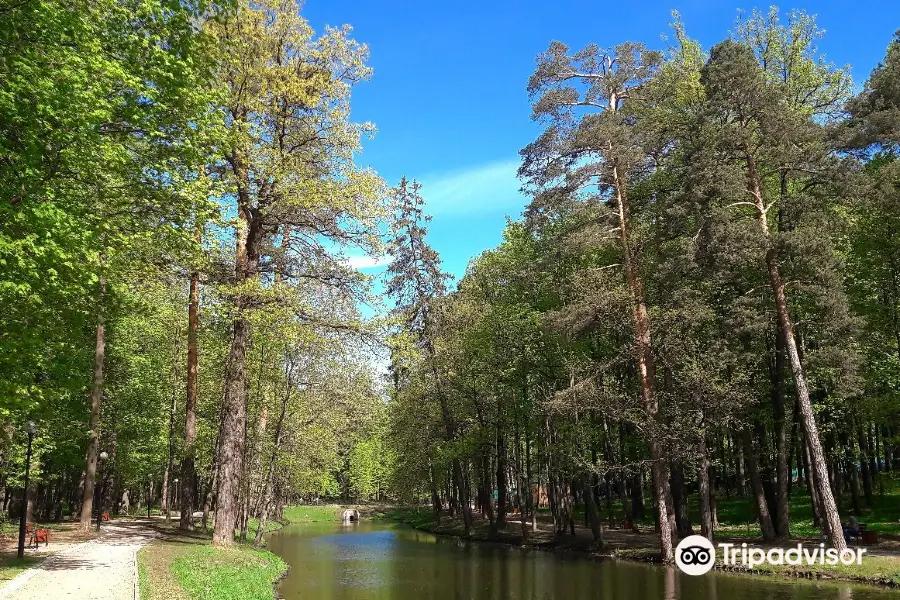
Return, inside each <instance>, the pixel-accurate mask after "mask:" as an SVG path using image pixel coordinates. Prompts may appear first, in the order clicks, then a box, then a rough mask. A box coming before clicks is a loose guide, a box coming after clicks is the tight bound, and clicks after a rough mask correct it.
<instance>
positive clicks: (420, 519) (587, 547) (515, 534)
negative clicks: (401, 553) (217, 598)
mask: <svg viewBox="0 0 900 600" xmlns="http://www.w3.org/2000/svg"><path fill="white" fill-rule="evenodd" d="M376 516H377V517H378V518H384V519H390V520H394V521H399V522H402V523H406V524H408V525H410V526H412V527H414V528H416V529H419V530H421V531H427V532H430V533H435V534H438V535H451V536H458V537H461V536H463V535H464V533H465V532H464V530H463V527H462V525H461V523H460V522H459V521H457V520H455V519H447V518H445V519H442V520H441V521H440V522H438V521H437V520H436V519H435V517H434V512H433V511H431V510H430V509H428V508H406V509H403V508H398V509H393V510H391V511H387V512H382V513H379V514H377V515H376ZM720 518H721V517H720ZM733 527H734V528H735V529H739V527H738V525H736V524H735V525H733ZM742 532H745V530H742ZM604 538H605V544H604V545H603V546H602V547H599V548H598V547H597V546H596V545H595V544H594V543H593V540H592V538H591V536H590V532H589V531H587V530H585V529H584V528H583V527H576V535H575V536H574V537H573V536H569V535H564V536H556V535H555V534H554V533H553V532H552V524H550V523H547V522H539V531H537V532H531V531H530V530H529V535H528V536H527V537H523V536H522V533H521V527H520V523H519V522H511V523H508V525H507V527H506V529H505V530H504V531H501V532H498V533H496V534H492V533H491V531H490V528H489V527H488V526H487V525H486V524H479V525H477V526H476V527H475V528H474V531H473V533H472V536H471V538H470V539H473V540H475V541H487V542H494V543H503V544H510V545H515V546H524V547H532V548H538V549H542V550H550V551H559V552H569V553H577V554H585V555H591V556H594V557H597V556H599V557H605V558H615V559H621V560H630V561H638V562H660V555H659V549H658V546H657V544H658V541H657V537H656V534H655V533H654V531H653V528H652V525H651V526H650V527H648V528H645V529H644V530H643V531H642V532H641V533H633V532H631V531H625V530H621V529H605V531H604ZM726 540H730V541H734V542H736V543H738V544H740V543H742V542H743V541H747V542H749V543H751V544H752V543H753V540H752V539H748V537H746V536H744V537H741V536H729V535H728V534H722V536H721V537H719V538H717V541H726ZM798 541H802V542H803V543H804V544H808V545H815V544H817V543H818V540H816V541H815V542H813V541H811V540H809V539H796V540H791V541H790V542H788V543H786V544H783V546H793V545H795V544H796V543H797V542H798ZM873 553H878V554H873ZM716 568H717V569H722V570H727V571H730V572H735V573H744V574H748V575H768V576H779V577H790V578H807V579H832V580H841V581H853V582H858V583H868V584H874V585H880V586H890V587H900V552H898V550H897V547H896V542H895V541H888V542H886V543H883V544H879V545H878V546H875V547H872V548H867V554H866V555H865V556H864V557H863V560H862V564H860V565H852V566H845V565H840V564H838V565H818V564H816V565H797V566H790V565H784V566H772V565H768V564H766V565H760V566H757V567H755V568H754V569H753V570H752V571H751V570H749V569H746V568H742V567H739V566H738V567H734V566H728V567H726V566H725V565H723V564H722V561H721V556H720V557H719V562H718V563H717V566H716Z"/></svg>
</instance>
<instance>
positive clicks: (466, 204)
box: [421, 160, 526, 216]
mask: <svg viewBox="0 0 900 600" xmlns="http://www.w3.org/2000/svg"><path fill="white" fill-rule="evenodd" d="M518 168H519V161H518V160H505V161H499V162H494V163H488V164H484V165H478V166H473V167H470V168H467V169H463V170H459V171H453V172H450V173H443V174H438V175H430V176H425V177H423V178H422V180H421V181H422V197H424V198H425V206H426V210H427V211H428V212H429V213H430V214H433V215H469V214H476V213H485V212H494V211H500V212H511V213H513V216H517V215H518V213H519V212H520V211H521V210H522V209H523V208H524V207H525V204H526V199H525V197H524V196H522V194H521V193H520V192H519V187H520V186H521V183H520V182H519V180H518V179H517V178H516V170H517V169H518Z"/></svg>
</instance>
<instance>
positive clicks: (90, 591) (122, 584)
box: [0, 520, 156, 600]
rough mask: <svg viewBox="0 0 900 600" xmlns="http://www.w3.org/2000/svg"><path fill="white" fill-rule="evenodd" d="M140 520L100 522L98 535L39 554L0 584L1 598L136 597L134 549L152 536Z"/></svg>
mask: <svg viewBox="0 0 900 600" xmlns="http://www.w3.org/2000/svg"><path fill="white" fill-rule="evenodd" d="M155 535H156V534H155V532H154V531H153V530H151V529H150V528H148V527H147V526H146V525H144V524H142V523H141V522H139V521H130V520H123V521H114V522H112V523H108V524H105V525H104V526H103V528H102V529H101V535H100V537H99V538H98V539H96V540H93V541H91V542H85V543H83V544H76V545H75V546H72V547H70V548H67V549H66V550H62V551H61V552H58V553H57V554H54V555H53V556H50V557H48V558H46V559H44V560H43V561H42V562H41V563H40V564H39V565H37V566H35V567H33V568H31V569H28V570H27V571H25V572H24V573H21V574H19V575H18V576H17V577H15V578H13V579H12V580H11V581H10V582H9V583H7V584H6V585H5V586H3V587H2V588H0V599H2V600H135V599H136V598H137V597H138V592H137V585H138V584H137V550H138V549H139V548H140V547H141V546H143V545H144V544H146V543H147V542H149V541H150V540H151V539H152V538H153V537H155Z"/></svg>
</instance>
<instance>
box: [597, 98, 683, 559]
mask: <svg viewBox="0 0 900 600" xmlns="http://www.w3.org/2000/svg"><path fill="white" fill-rule="evenodd" d="M617 105H618V99H617V98H616V97H615V94H613V95H612V97H611V98H610V106H613V107H615V106H617ZM612 180H613V185H614V188H615V196H616V205H617V209H618V216H619V241H620V243H621V246H622V261H623V264H624V267H625V279H626V281H627V283H628V289H629V291H630V292H631V299H632V303H633V318H634V341H635V353H636V355H637V356H636V357H637V367H638V373H639V374H640V379H641V395H642V398H643V402H644V412H645V413H646V415H647V417H648V418H649V419H650V421H651V422H652V423H653V424H654V425H657V424H659V422H660V418H659V401H658V399H657V397H656V384H655V381H654V377H655V376H654V368H655V365H654V358H653V351H652V340H651V337H650V317H649V316H648V314H647V304H646V301H645V300H644V287H643V282H642V281H641V278H640V276H639V275H638V272H637V267H636V266H635V264H634V261H633V255H632V248H631V240H630V236H631V224H630V215H629V209H628V192H627V188H626V185H625V181H624V180H622V179H621V178H620V176H619V167H618V164H617V161H616V160H613V163H612ZM648 443H649V445H650V461H651V469H652V475H653V487H654V491H655V494H656V497H657V498H659V502H657V503H656V510H657V518H658V519H659V522H660V524H661V525H663V524H665V523H668V521H669V513H668V510H667V508H666V502H665V498H666V496H667V494H668V493H669V489H668V480H667V478H666V473H665V471H666V469H665V464H664V460H665V459H664V456H663V451H662V447H661V446H660V443H659V436H657V435H655V433H653V432H651V434H650V439H649V440H648ZM659 547H660V556H661V558H662V561H663V562H665V563H669V562H672V561H673V560H674V554H673V551H672V533H671V531H670V530H669V528H668V527H664V526H661V527H660V528H659Z"/></svg>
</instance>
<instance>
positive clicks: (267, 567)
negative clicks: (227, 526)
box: [138, 529, 287, 600]
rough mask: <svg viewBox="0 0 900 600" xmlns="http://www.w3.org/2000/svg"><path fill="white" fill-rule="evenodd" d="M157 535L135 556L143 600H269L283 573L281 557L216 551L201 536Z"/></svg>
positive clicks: (240, 548) (241, 548)
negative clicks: (158, 536) (156, 537)
mask: <svg viewBox="0 0 900 600" xmlns="http://www.w3.org/2000/svg"><path fill="white" fill-rule="evenodd" d="M162 534H163V535H162V537H161V538H160V539H157V540H154V541H153V542H151V543H150V544H148V545H147V546H145V547H144V548H142V549H141V550H140V551H139V552H138V580H139V583H140V589H141V598H143V599H145V600H271V599H272V598H273V596H274V592H273V586H274V584H275V582H277V581H278V579H279V578H280V577H281V575H282V574H283V573H284V572H285V571H286V570H287V565H286V564H285V563H284V561H283V560H281V558H280V557H278V556H276V555H275V554H272V553H271V552H269V551H267V550H261V549H256V548H253V547H252V546H250V545H247V544H238V545H236V546H234V547H233V548H216V547H214V546H212V545H211V544H210V538H209V536H207V535H204V534H201V533H190V534H181V533H179V532H178V531H177V530H174V529H169V530H164V531H162Z"/></svg>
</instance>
